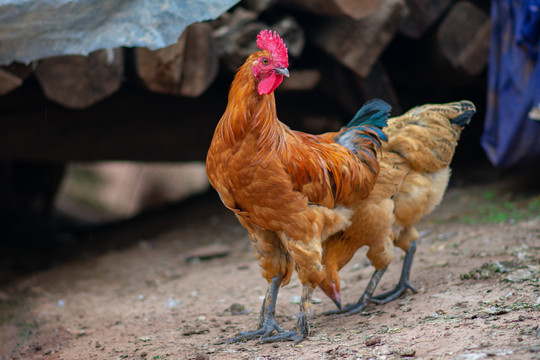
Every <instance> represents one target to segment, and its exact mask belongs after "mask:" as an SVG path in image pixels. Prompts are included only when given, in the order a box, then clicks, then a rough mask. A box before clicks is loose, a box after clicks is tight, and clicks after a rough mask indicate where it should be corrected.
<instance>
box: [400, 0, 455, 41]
mask: <svg viewBox="0 0 540 360" xmlns="http://www.w3.org/2000/svg"><path fill="white" fill-rule="evenodd" d="M405 3H406V5H407V8H408V12H407V15H406V16H405V18H404V19H403V21H402V22H401V25H400V27H399V31H400V33H402V34H403V35H405V36H408V37H410V38H414V39H418V38H420V37H421V36H422V35H424V34H425V32H426V30H427V29H428V28H429V27H430V26H432V25H433V24H434V23H435V21H437V20H438V19H439V18H440V17H441V15H442V14H443V13H444V12H445V11H446V10H447V9H448V7H449V6H450V5H451V4H452V0H405Z"/></svg>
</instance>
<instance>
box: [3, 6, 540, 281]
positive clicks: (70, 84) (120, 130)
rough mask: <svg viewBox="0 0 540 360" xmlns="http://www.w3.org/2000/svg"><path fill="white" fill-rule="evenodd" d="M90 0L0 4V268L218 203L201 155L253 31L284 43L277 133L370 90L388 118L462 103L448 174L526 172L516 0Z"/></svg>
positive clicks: (535, 113)
mask: <svg viewBox="0 0 540 360" xmlns="http://www.w3.org/2000/svg"><path fill="white" fill-rule="evenodd" d="M97 3H103V4H96V2H95V1H94V2H91V1H85V0H79V1H75V2H64V1H60V0H57V1H53V0H49V1H41V2H39V1H27V2H22V3H20V2H16V1H4V2H2V3H0V19H1V20H0V65H2V66H1V67H0V242H1V246H2V251H1V252H0V270H1V276H0V280H6V279H9V278H10V277H11V276H13V275H14V274H19V273H24V272H27V271H31V270H34V269H37V268H42V267H44V266H49V265H50V264H52V263H54V262H56V261H60V260H62V259H65V258H66V257H69V256H70V254H72V253H73V252H76V251H78V249H80V248H81V247H85V249H91V248H94V247H98V248H99V247H102V246H105V247H111V246H115V245H113V244H112V243H115V244H124V242H123V241H124V240H123V239H128V238H130V236H125V237H122V236H121V235H118V233H116V235H115V237H114V239H112V240H111V238H110V237H108V238H107V240H103V241H101V242H100V241H99V238H100V237H99V236H98V235H96V234H97V233H99V232H100V231H103V230H104V229H116V228H123V229H126V228H129V227H131V228H133V226H134V224H137V223H139V224H140V223H141V222H145V221H152V220H154V221H155V220H156V219H161V220H160V221H157V222H155V223H154V225H153V226H152V227H150V228H151V229H147V230H144V231H142V230H141V232H140V233H139V234H138V235H137V238H140V237H141V236H143V234H151V233H152V231H158V230H156V229H160V230H161V229H163V228H164V227H167V226H173V224H174V223H175V222H176V221H177V219H178V216H181V215H178V214H177V213H175V211H178V210H179V209H184V210H185V209H189V207H190V206H191V205H192V204H193V202H201V201H208V202H210V203H212V204H215V206H222V205H221V204H219V200H217V196H216V195H215V193H214V192H213V190H210V187H209V184H208V181H207V179H206V175H205V170H204V160H205V157H206V151H207V149H208V146H209V144H210V140H211V137H212V134H213V131H214V128H215V125H216V124H217V122H218V120H219V118H220V116H221V114H222V113H223V111H224V109H225V106H226V103H227V92H228V87H229V85H230V83H231V81H232V78H233V76H234V73H235V71H236V69H237V68H238V67H239V66H240V65H241V64H242V63H243V61H244V60H245V58H246V57H247V56H248V55H249V54H251V53H252V52H254V51H256V44H255V38H256V35H257V34H258V33H259V32H260V31H261V30H262V29H266V28H270V29H273V30H276V31H277V32H278V33H279V34H280V35H281V36H282V37H283V38H284V39H285V42H286V43H287V46H288V49H289V55H290V66H289V70H290V73H291V77H290V78H288V79H286V80H285V81H284V83H283V84H282V86H280V87H279V89H278V90H277V92H276V102H277V106H278V115H279V117H280V120H281V121H282V122H284V123H286V124H287V125H289V126H290V127H291V128H293V129H298V130H302V131H307V132H312V133H320V132H325V131H334V130H337V129H338V128H339V127H340V126H342V125H344V124H345V123H346V122H347V121H348V120H349V119H350V118H351V117H352V116H353V114H354V113H355V112H356V111H357V109H358V108H359V107H360V106H361V104H362V103H363V102H364V101H366V100H368V99H371V98H375V97H376V98H381V99H384V100H385V101H387V102H389V103H390V104H391V105H392V106H393V111H392V115H399V114H401V113H402V112H404V111H406V110H408V109H410V108H411V107H414V106H417V105H422V104H425V103H439V102H451V101H457V100H462V99H467V100H471V101H473V102H474V103H475V105H476V107H477V111H478V112H477V115H476V116H475V117H474V118H473V121H472V122H471V124H470V126H468V127H467V129H466V130H465V131H464V133H463V136H462V139H461V142H460V145H459V146H458V148H457V153H456V155H455V157H454V160H453V164H452V168H453V170H454V175H453V177H452V180H451V186H468V185H473V184H479V183H482V182H491V181H497V180H499V179H504V178H505V177H508V176H515V175H516V174H520V175H521V176H522V177H525V178H527V179H530V178H534V175H535V174H536V173H537V172H538V171H537V166H536V165H537V164H538V154H539V153H540V141H539V140H538V135H539V134H540V122H539V121H538V120H539V119H540V114H539V113H540V107H539V106H540V105H539V104H540V90H539V88H540V75H539V74H540V72H539V70H538V67H539V66H538V63H537V58H536V55H537V52H538V43H539V41H538V39H539V35H538V34H539V32H540V30H539V28H540V25H539V24H540V22H539V15H538V6H537V7H536V12H535V10H534V9H535V8H534V6H533V5H534V4H535V2H534V1H529V2H521V3H518V2H516V4H517V5H512V4H511V3H510V2H502V1H495V0H494V1H493V2H492V1H490V0H478V1H453V0H386V1H377V0H364V1H352V0H350V1H347V0H328V1H308V0H289V1H285V0H283V1H280V0H261V1H256V0H244V1H240V2H238V1H237V0H233V1H232V0H229V1H226V0H221V1H218V0H216V1H214V2H204V1H189V2H188V1H176V2H174V1H164V0H163V1H156V2H153V3H152V4H148V2H144V1H134V2H131V3H130V4H129V5H126V4H124V2H122V1H112V0H111V1H101V2H100V1H98V2H97ZM38 4H39V6H38ZM98 5H99V6H98ZM529 5H530V6H529ZM38 13H39V15H40V16H36V14H38ZM186 14H189V15H186ZM513 75H515V77H513ZM533 184H534V181H533ZM536 184H538V183H536ZM533 186H534V185H533ZM536 186H537V185H536ZM171 214H172V215H171ZM174 214H177V215H174ZM208 216H211V214H208ZM122 226H123V227H122ZM139 229H140V228H139ZM131 238H133V237H131ZM104 239H105V238H104ZM126 241H128V242H129V240H126ZM105 243H106V244H105ZM118 246H120V245H118ZM44 255H45V256H44Z"/></svg>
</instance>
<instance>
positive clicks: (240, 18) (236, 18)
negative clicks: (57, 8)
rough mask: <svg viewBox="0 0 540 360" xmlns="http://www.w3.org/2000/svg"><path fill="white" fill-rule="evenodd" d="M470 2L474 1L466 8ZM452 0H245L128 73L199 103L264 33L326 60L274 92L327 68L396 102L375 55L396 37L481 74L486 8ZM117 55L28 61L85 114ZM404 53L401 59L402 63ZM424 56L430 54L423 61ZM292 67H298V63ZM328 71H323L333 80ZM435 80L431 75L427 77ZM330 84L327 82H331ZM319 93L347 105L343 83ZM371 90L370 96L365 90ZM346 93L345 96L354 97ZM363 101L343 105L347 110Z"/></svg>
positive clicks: (144, 57)
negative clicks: (423, 42) (421, 42)
mask: <svg viewBox="0 0 540 360" xmlns="http://www.w3.org/2000/svg"><path fill="white" fill-rule="evenodd" d="M475 3H478V2H475ZM475 3H473V2H469V1H452V0H385V1H379V0H365V1H361V2H359V1H356V0H316V1H308V0H290V1H276V0H264V1H258V0H245V1H243V2H241V3H240V4H239V5H238V6H236V7H235V8H233V9H231V10H230V11H229V12H228V13H225V14H223V15H222V16H221V17H220V18H218V19H216V20H215V21H212V22H207V23H199V24H194V25H192V26H190V27H189V28H188V29H187V30H186V31H185V32H184V34H182V36H181V37H180V38H179V40H178V42H177V43H176V44H174V45H171V46H169V47H167V48H164V49H160V50H157V51H150V50H147V49H143V48H139V49H135V51H134V52H133V53H130V56H132V57H133V59H129V60H130V61H131V60H133V64H134V67H135V74H136V77H137V81H138V82H139V84H140V86H142V87H144V88H145V89H147V90H148V91H151V92H156V93H161V94H169V95H178V96H186V97H198V96H200V95H202V94H203V93H204V92H205V91H206V90H207V89H208V88H209V87H210V86H211V85H212V83H213V82H214V81H215V79H216V77H217V75H218V69H219V60H220V59H221V60H222V62H223V64H225V66H226V68H228V69H229V70H230V71H232V72H234V71H235V70H236V69H237V68H238V66H240V65H241V64H242V62H243V61H244V60H245V58H246V57H247V56H248V55H249V54H250V53H252V52H253V51H255V50H256V45H255V36H256V35H257V33H258V32H259V31H260V30H262V29H265V28H272V29H274V30H276V31H278V32H279V33H280V34H281V35H282V37H283V38H284V39H285V40H286V42H287V44H288V47H289V52H290V56H291V58H292V60H293V64H294V62H295V60H299V59H302V57H303V56H304V55H305V54H306V53H307V54H317V51H322V52H324V53H325V54H328V55H329V56H330V57H331V58H332V59H333V62H334V63H333V64H332V62H328V61H326V60H324V61H320V62H317V61H312V62H311V63H310V64H309V66H308V67H300V66H299V67H294V66H293V67H292V68H291V69H290V70H291V74H292V76H291V79H290V80H288V81H287V82H285V83H284V86H283V89H282V90H294V91H309V90H311V89H313V88H315V87H316V86H317V85H319V84H320V80H321V79H322V75H321V70H323V69H325V70H326V69H328V66H330V67H335V66H338V67H340V66H342V67H344V68H346V69H349V70H350V72H349V73H347V75H346V77H350V76H353V77H354V78H355V79H349V80H351V81H349V82H350V83H353V84H356V85H354V87H358V88H360V89H361V91H360V92H361V93H363V94H364V96H365V97H370V96H372V95H378V96H382V97H383V98H386V99H387V100H388V101H391V102H394V105H398V103H397V99H398V98H397V97H396V94H395V91H394V89H393V88H392V79H389V78H388V74H387V72H386V69H385V66H384V65H382V64H381V62H380V58H381V54H383V52H384V51H385V49H386V48H387V47H388V46H389V44H390V43H391V42H393V41H399V40H397V38H400V37H405V38H410V39H421V38H422V37H425V35H426V33H429V32H430V31H431V32H432V33H436V37H435V40H433V41H432V42H431V43H430V44H429V46H427V47H426V49H425V52H426V53H433V52H438V53H439V55H440V56H441V57H443V58H445V59H446V60H447V61H448V62H449V63H450V64H451V65H452V67H454V68H455V69H456V70H458V71H464V72H466V73H468V74H470V75H473V76H474V75H477V74H479V73H481V72H482V70H483V69H484V68H485V67H486V63H487V53H488V48H489V34H490V22H489V17H488V14H487V12H486V10H487V9H485V8H484V9H483V8H481V7H478V6H477V5H475ZM124 53H125V49H114V50H101V51H97V52H94V53H92V54H90V55H89V56H88V57H82V56H63V57H56V58H49V59H43V60H40V61H38V62H37V63H36V64H33V70H34V72H35V75H36V77H37V79H38V81H39V83H40V85H41V87H42V89H43V92H44V93H45V95H46V97H48V98H49V99H51V100H53V101H55V102H57V103H59V104H61V105H62V106H65V107H68V108H73V109H85V108H87V107H90V106H91V105H93V104H95V103H97V102H99V101H101V100H103V99H104V98H106V97H108V96H110V95H111V94H112V93H114V92H115V91H117V90H118V89H119V87H120V86H121V84H122V82H123V81H124V80H125V79H124V76H125V73H126V72H125V69H124V68H125V64H124V63H125V61H128V59H127V56H125V55H124ZM409 55H410V54H406V53H404V54H403V56H409ZM428 57H432V54H429V56H428ZM298 62H301V61H298ZM29 69H30V68H29V67H24V66H20V65H12V66H10V67H3V68H1V69H0V95H3V94H6V93H8V92H10V91H13V90H14V89H16V88H17V87H19V86H21V85H22V84H23V82H24V80H25V79H26V78H27V77H28V76H29V74H30V73H31V72H32V69H30V70H29ZM336 71H338V70H336V69H333V70H331V72H332V73H336ZM434 76H436V75H435V74H434ZM331 83H332V82H331ZM333 83H334V84H333V86H332V84H325V86H323V88H325V89H326V91H328V92H329V93H331V94H333V95H336V94H337V95H336V96H341V97H343V98H346V97H347V95H346V94H343V93H344V92H345V93H346V92H347V91H350V90H347V89H342V88H341V87H342V85H343V82H342V81H333ZM374 87H378V89H374ZM353 92H354V91H353ZM362 100H363V99H357V100H353V101H352V104H347V103H348V102H349V101H348V100H344V104H343V105H345V107H346V108H347V110H349V111H350V110H351V109H349V108H350V107H351V106H352V107H357V106H359V105H360V103H361V102H362Z"/></svg>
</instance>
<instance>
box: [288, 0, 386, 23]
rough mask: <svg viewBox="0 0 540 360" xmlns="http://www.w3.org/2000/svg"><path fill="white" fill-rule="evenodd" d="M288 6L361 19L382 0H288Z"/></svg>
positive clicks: (320, 13)
mask: <svg viewBox="0 0 540 360" xmlns="http://www.w3.org/2000/svg"><path fill="white" fill-rule="evenodd" d="M283 4H284V5H286V6H292V7H294V8H297V9H302V10H304V11H309V12H312V13H314V14H319V15H325V16H335V17H349V18H351V19H353V20H360V19H363V18H365V17H366V16H369V15H371V14H372V13H373V12H375V11H376V10H377V8H378V7H379V6H380V4H381V1H380V0H362V1H358V0H313V1H306V0H288V1H286V2H283Z"/></svg>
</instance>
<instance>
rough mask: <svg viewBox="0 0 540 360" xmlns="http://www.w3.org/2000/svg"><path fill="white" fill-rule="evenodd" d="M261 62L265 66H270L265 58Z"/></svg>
mask: <svg viewBox="0 0 540 360" xmlns="http://www.w3.org/2000/svg"><path fill="white" fill-rule="evenodd" d="M261 62H262V64H263V65H268V63H269V61H268V59H267V58H265V57H264V58H262V59H261Z"/></svg>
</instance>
